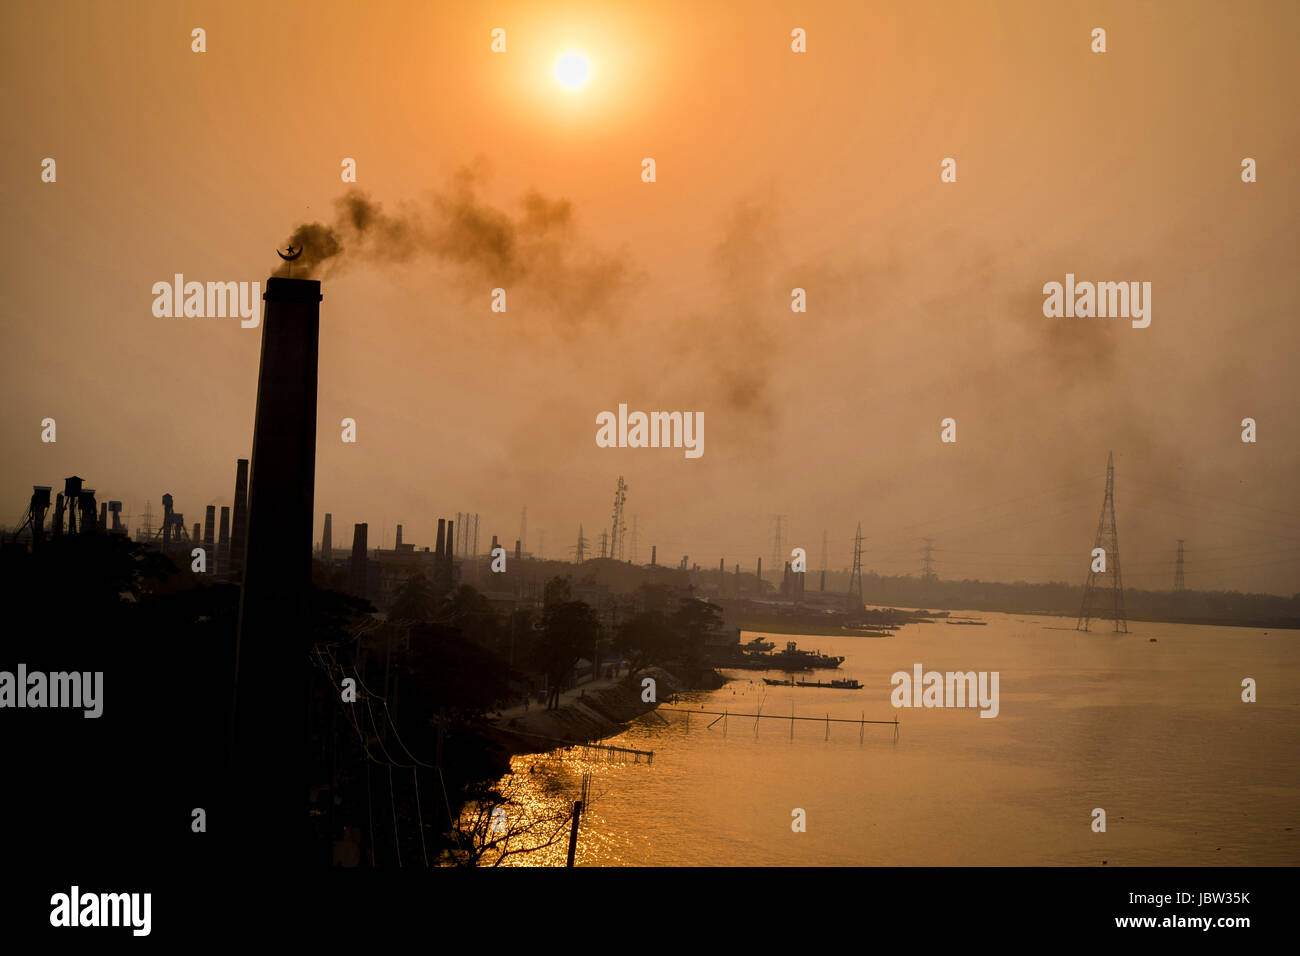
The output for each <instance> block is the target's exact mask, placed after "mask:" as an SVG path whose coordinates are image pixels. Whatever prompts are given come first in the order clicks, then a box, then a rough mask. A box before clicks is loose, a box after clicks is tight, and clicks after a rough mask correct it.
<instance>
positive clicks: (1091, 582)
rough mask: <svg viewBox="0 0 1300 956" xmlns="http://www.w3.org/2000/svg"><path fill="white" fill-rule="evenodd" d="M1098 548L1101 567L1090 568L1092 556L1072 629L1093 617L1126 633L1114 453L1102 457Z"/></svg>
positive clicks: (1084, 626)
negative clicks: (1103, 475) (1103, 470)
mask: <svg viewBox="0 0 1300 956" xmlns="http://www.w3.org/2000/svg"><path fill="white" fill-rule="evenodd" d="M1097 548H1101V549H1102V551H1103V552H1104V554H1105V570H1104V571H1093V570H1092V568H1094V567H1096V559H1094V561H1093V563H1092V564H1089V565H1088V580H1087V582H1086V583H1085V584H1084V586H1083V607H1082V608H1080V609H1079V623H1078V624H1077V625H1076V626H1075V629H1076V630H1079V631H1086V630H1088V624H1089V622H1090V621H1093V620H1104V619H1106V618H1111V619H1113V620H1114V622H1115V633H1117V634H1127V633H1128V621H1127V619H1126V618H1125V616H1124V583H1123V580H1122V579H1121V578H1120V573H1119V530H1118V529H1117V528H1116V527H1115V456H1114V454H1113V453H1112V454H1110V455H1108V456H1107V457H1106V496H1105V498H1103V499H1102V502H1101V517H1100V518H1099V519H1098V521H1097V539H1096V542H1095V543H1094V544H1093V549H1094V550H1096V549H1097Z"/></svg>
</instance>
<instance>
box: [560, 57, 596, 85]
mask: <svg viewBox="0 0 1300 956" xmlns="http://www.w3.org/2000/svg"><path fill="white" fill-rule="evenodd" d="M589 76H591V66H590V64H588V63H587V58H586V57H585V56H583V55H582V54H581V53H566V54H564V55H563V56H562V57H560V58H559V59H558V60H556V61H555V78H556V80H558V81H559V83H560V85H561V86H563V87H565V88H566V89H570V90H576V89H577V88H578V87H580V86H582V85H583V84H584V83H586V82H587V78H588V77H589Z"/></svg>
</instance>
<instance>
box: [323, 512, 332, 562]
mask: <svg viewBox="0 0 1300 956" xmlns="http://www.w3.org/2000/svg"><path fill="white" fill-rule="evenodd" d="M333 531H334V516H333V515H332V514H330V513H329V512H328V511H327V512H325V533H324V534H323V535H321V539H320V556H321V559H322V560H325V561H328V560H329V559H330V552H331V551H333V550H334V534H333Z"/></svg>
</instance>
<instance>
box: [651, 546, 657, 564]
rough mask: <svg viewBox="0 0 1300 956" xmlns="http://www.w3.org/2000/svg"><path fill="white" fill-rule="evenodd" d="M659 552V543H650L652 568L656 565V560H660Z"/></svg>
mask: <svg viewBox="0 0 1300 956" xmlns="http://www.w3.org/2000/svg"><path fill="white" fill-rule="evenodd" d="M658 552H659V546H658V545H654V544H652V545H650V567H652V568H653V567H654V566H655V561H656V560H658V557H659V554H658Z"/></svg>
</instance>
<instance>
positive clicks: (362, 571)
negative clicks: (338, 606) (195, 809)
mask: <svg viewBox="0 0 1300 956" xmlns="http://www.w3.org/2000/svg"><path fill="white" fill-rule="evenodd" d="M368 532H369V527H368V526H367V525H365V524H354V525H353V526H352V565H351V567H350V568H349V571H348V584H349V587H350V588H351V591H352V593H353V594H354V595H356V596H357V597H365V596H366V578H367V575H366V536H367V533H368Z"/></svg>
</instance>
